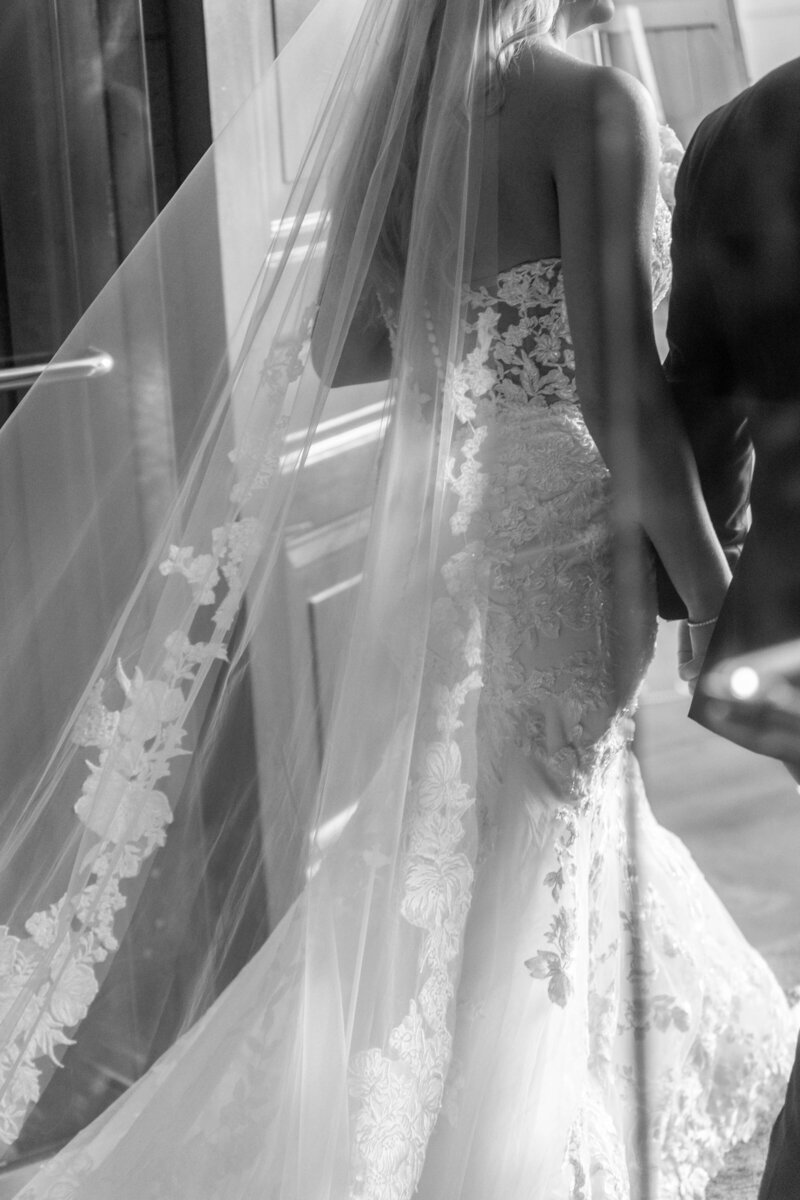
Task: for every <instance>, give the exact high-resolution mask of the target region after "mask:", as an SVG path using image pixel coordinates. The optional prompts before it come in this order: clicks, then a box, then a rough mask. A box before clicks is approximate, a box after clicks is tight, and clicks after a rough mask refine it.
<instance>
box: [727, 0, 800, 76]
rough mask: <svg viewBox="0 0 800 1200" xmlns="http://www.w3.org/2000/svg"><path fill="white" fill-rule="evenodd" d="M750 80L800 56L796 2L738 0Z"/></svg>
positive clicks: (799, 18) (798, 5) (799, 12)
mask: <svg viewBox="0 0 800 1200" xmlns="http://www.w3.org/2000/svg"><path fill="white" fill-rule="evenodd" d="M738 9H739V17H740V20H741V25H742V34H743V37H744V41H745V51H746V53H747V61H748V65H749V68H750V74H751V76H752V78H753V79H754V80H755V79H759V78H760V77H761V76H762V75H765V74H766V73H767V71H771V70H772V69H773V67H777V66H780V64H781V63H783V62H787V61H788V60H789V59H790V58H796V57H798V56H800V2H799V0H738Z"/></svg>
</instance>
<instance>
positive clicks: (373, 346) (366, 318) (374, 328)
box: [311, 261, 392, 387]
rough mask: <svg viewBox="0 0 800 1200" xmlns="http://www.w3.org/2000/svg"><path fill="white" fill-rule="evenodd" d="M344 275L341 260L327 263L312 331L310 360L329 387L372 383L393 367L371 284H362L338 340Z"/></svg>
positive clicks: (387, 337)
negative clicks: (347, 323)
mask: <svg viewBox="0 0 800 1200" xmlns="http://www.w3.org/2000/svg"><path fill="white" fill-rule="evenodd" d="M337 268H338V269H337ZM344 275H345V264H344V263H339V264H337V263H336V261H334V262H332V263H331V264H330V267H329V269H328V272H327V277H326V280H325V284H324V286H323V289H322V295H321V297H320V304H319V311H318V313H317V317H316V320H315V322H314V329H313V332H312V334H311V361H312V363H313V365H314V370H315V371H316V372H317V374H318V375H319V376H320V378H321V379H322V381H323V383H325V384H327V385H328V387H346V386H347V385H348V384H355V383H375V382H376V381H377V380H380V379H388V378H389V375H390V374H391V370H392V347H391V341H390V338H389V330H388V328H387V326H386V322H385V320H384V318H383V313H382V312H381V308H380V303H379V301H378V297H377V295H376V293H375V290H374V288H372V287H369V286H367V287H365V288H364V291H363V292H362V294H361V297H360V298H359V300H358V302H357V304H356V306H355V310H354V312H353V314H352V316H351V317H350V319H349V326H348V329H347V333H346V334H345V336H344V340H343V341H341V337H342V329H341V322H342V320H343V314H342V304H343V300H342V292H341V282H342V279H343V278H344ZM339 341H341V350H340V351H339V353H338V354H337V353H336V351H335V345H336V343H337V342H339Z"/></svg>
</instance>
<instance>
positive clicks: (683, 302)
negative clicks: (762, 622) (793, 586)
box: [657, 114, 753, 620]
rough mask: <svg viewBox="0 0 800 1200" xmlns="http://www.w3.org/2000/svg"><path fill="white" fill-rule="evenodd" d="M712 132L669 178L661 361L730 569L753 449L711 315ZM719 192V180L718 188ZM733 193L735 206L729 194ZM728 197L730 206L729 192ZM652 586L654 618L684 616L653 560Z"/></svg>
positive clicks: (708, 127)
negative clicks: (672, 180)
mask: <svg viewBox="0 0 800 1200" xmlns="http://www.w3.org/2000/svg"><path fill="white" fill-rule="evenodd" d="M714 116H716V114H715V115H714ZM714 132H715V125H714V118H713V117H712V118H711V120H710V121H709V120H707V121H706V122H705V123H704V124H703V125H701V127H700V129H699V130H698V132H697V134H696V135H695V137H694V138H693V139H692V142H691V144H690V146H689V149H688V150H687V152H686V156H685V158H684V161H683V163H682V164H681V168H680V171H679V172H678V178H677V180H676V186H675V214H674V218H673V233H672V269H673V279H672V290H671V294H670V302H669V319H668V324H667V340H668V343H669V355H668V357H667V360H666V363H665V365H664V366H665V371H666V375H667V379H668V380H669V382H670V385H671V388H672V393H673V397H674V400H675V404H676V406H677V409H678V412H679V414H680V416H681V419H682V420H683V423H684V425H685V427H686V431H687V434H688V436H689V441H690V444H691V447H692V450H693V452H694V456H695V459H696V461H697V467H698V471H699V474H700V482H701V485H702V488H703V494H704V496H705V500H706V503H707V505H708V509H709V513H710V514H711V519H712V521H713V523H714V528H715V529H716V532H717V536H718V537H719V539H720V541H721V543H722V545H723V548H724V549H725V553H726V555H727V557H728V561H729V562H730V563H731V566H733V565H734V564H735V563H736V562H737V561H738V557H739V554H740V553H741V548H742V545H743V542H744V538H745V534H746V533H747V528H748V524H749V508H748V498H749V489H750V481H751V477H752V468H753V452H752V446H751V442H750V437H749V434H748V431H747V427H746V421H745V417H744V414H743V412H742V411H741V409H740V406H739V401H738V398H737V395H736V389H735V383H734V375H733V370H732V365H731V356H730V352H729V348H728V346H727V344H726V341H725V338H724V334H723V330H722V322H720V321H719V317H718V305H717V293H716V280H715V279H714V276H713V270H711V269H710V268H709V260H711V262H712V263H713V253H712V246H711V244H710V242H709V236H708V225H707V221H706V220H705V215H706V214H709V219H713V215H714V210H715V207H716V205H717V196H716V195H715V192H716V186H715V184H716V181H715V178H714V175H713V172H711V171H703V172H702V173H701V167H703V166H704V165H705V162H706V156H707V154H708V142H709V138H710V137H711V135H713V133H714ZM723 164H724V160H723ZM726 190H727V189H726V188H725V186H724V181H722V184H721V187H720V192H721V193H722V192H725V191H726ZM733 197H734V200H733V202H734V203H735V191H734V193H733ZM727 202H728V203H731V198H730V196H729V197H727ZM657 585H658V600H659V613H660V615H661V616H662V617H665V618H666V619H667V620H676V619H680V618H682V617H685V616H686V609H685V607H684V605H683V603H682V601H681V600H680V597H679V596H678V594H677V592H676V591H675V588H674V587H673V586H672V583H671V581H670V580H669V578H668V576H667V575H666V572H665V571H664V569H663V567H662V566H661V564H660V563H659V564H657Z"/></svg>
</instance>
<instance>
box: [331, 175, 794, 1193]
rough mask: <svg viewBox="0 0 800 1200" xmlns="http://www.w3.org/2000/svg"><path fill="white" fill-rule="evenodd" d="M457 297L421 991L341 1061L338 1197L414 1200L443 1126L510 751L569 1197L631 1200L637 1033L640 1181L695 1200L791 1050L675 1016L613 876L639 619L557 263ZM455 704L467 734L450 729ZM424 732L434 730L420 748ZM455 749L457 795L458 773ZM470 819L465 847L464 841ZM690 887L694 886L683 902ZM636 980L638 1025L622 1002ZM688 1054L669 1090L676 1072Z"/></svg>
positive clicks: (640, 671)
mask: <svg viewBox="0 0 800 1200" xmlns="http://www.w3.org/2000/svg"><path fill="white" fill-rule="evenodd" d="M668 182H669V180H668V179H667V180H666V183H668ZM667 190H668V189H667ZM669 223H670V214H669V209H668V207H667V204H666V202H665V200H664V198H663V197H661V196H660V197H659V199H658V204H657V211H656V222H655V230H654V239H653V264H652V266H653V292H654V303H659V302H660V301H661V299H663V297H664V295H665V293H666V290H667V289H668V286H669V278H670V261H669ZM466 300H467V310H466V324H465V332H466V346H465V352H464V355H463V359H462V361H461V362H460V363H459V364H457V365H456V367H455V368H454V369H453V370H452V372H451V375H450V378H449V381H448V382H449V386H450V395H451V399H452V402H453V406H454V410H455V417H456V425H457V429H456V434H455V436H454V453H453V456H452V459H451V462H450V465H449V473H448V483H449V488H450V492H451V496H452V498H453V502H454V508H453V510H452V513H451V517H450V530H451V533H452V534H453V536H454V537H455V538H458V539H461V545H460V548H458V549H456V550H454V551H453V552H452V553H450V554H449V555H448V556H447V557H446V559H445V561H444V564H443V566H442V569H441V575H442V580H443V582H444V586H445V590H446V595H445V596H443V597H441V598H440V599H439V600H438V601H437V602H436V603H435V604H434V613H433V617H434V619H433V633H432V637H431V644H430V658H431V663H430V665H429V668H428V695H429V700H430V707H429V711H428V712H427V714H426V713H423V717H422V720H421V722H420V738H421V748H419V749H418V752H417V764H418V766H417V772H416V775H415V778H414V779H413V780H412V785H411V789H410V799H411V806H410V809H411V815H410V818H409V824H408V832H407V845H408V858H407V863H406V871H405V882H404V890H403V895H402V900H401V911H402V914H403V916H404V917H405V919H406V921H407V922H409V924H411V925H412V926H414V927H415V928H418V929H419V930H420V931H421V932H422V935H423V937H422V942H421V950H420V975H419V980H418V992H417V995H416V997H415V998H414V999H413V1000H412V1002H411V1006H410V1008H409V1011H408V1013H407V1014H406V1016H405V1018H404V1020H403V1021H402V1022H401V1023H400V1024H399V1025H398V1026H397V1027H396V1028H395V1029H394V1030H393V1031H392V1033H391V1035H390V1036H389V1038H388V1043H387V1045H385V1046H383V1047H373V1048H372V1049H370V1050H369V1051H368V1052H366V1053H364V1054H362V1055H361V1056H360V1057H359V1058H358V1060H357V1061H356V1063H355V1069H354V1075H353V1092H354V1095H355V1096H356V1098H357V1101H358V1104H357V1109H356V1115H355V1121H354V1156H355V1161H356V1169H355V1174H354V1178H353V1183H352V1185H351V1197H352V1198H353V1200H379V1198H380V1200H409V1198H410V1197H411V1196H412V1195H413V1194H414V1191H415V1189H416V1187H417V1185H418V1182H419V1180H420V1176H421V1173H422V1171H423V1166H424V1162H425V1154H426V1149H427V1145H428V1140H429V1138H430V1136H431V1134H432V1131H433V1129H434V1126H435V1124H436V1120H437V1116H438V1113H439V1110H440V1108H441V1109H442V1110H443V1112H444V1114H445V1116H446V1117H447V1123H448V1124H450V1125H452V1126H453V1127H455V1126H457V1123H458V1116H459V1107H460V1103H461V1094H462V1090H463V1088H464V1086H465V1075H464V1070H463V1064H462V1063H461V1062H460V1061H458V1060H455V1061H453V1062H452V1063H451V1061H450V1060H451V1056H452V1052H453V1028H454V1022H455V1020H456V1019H457V1018H456V1013H455V1011H454V1009H455V1005H454V1004H453V1000H454V995H455V979H456V977H457V970H458V966H459V963H460V960H461V954H462V942H463V933H464V929H465V921H466V916H467V912H468V909H469V906H470V903H471V896H472V890H473V884H474V878H473V877H474V872H475V868H476V866H477V865H479V864H481V863H482V861H483V860H484V859H488V860H490V859H491V854H492V850H491V847H492V843H493V836H494V834H493V830H494V826H495V820H496V816H497V814H496V813H495V811H494V806H495V804H496V803H497V797H498V795H499V794H500V789H499V788H498V786H497V784H498V781H500V780H501V779H502V777H503V771H504V765H505V763H506V761H507V760H508V756H509V754H519V753H521V754H522V755H523V758H524V760H526V761H527V762H529V763H531V765H532V766H533V767H535V776H536V778H537V779H539V780H540V781H542V782H541V788H540V791H539V793H538V794H537V795H536V796H535V797H530V796H529V797H528V798H527V800H526V804H527V805H528V806H529V818H530V829H531V836H532V841H533V843H534V844H535V845H536V846H537V847H538V848H539V850H538V852H539V853H540V855H541V857H542V862H543V864H545V865H544V867H543V869H542V880H543V894H542V896H541V901H540V903H539V905H538V909H539V918H537V927H540V928H542V929H543V931H544V932H543V941H542V942H541V943H540V944H538V945H536V946H535V947H532V951H533V952H532V954H531V955H530V957H528V958H527V959H526V960H525V963H524V966H525V969H526V971H527V973H528V977H529V978H530V981H531V986H533V987H541V988H544V989H545V990H546V994H547V997H548V999H549V1001H550V1003H551V1004H552V1005H553V1007H554V1010H556V1011H558V1010H561V1011H563V1012H564V1013H565V1014H571V1015H570V1019H571V1020H573V1021H576V1022H577V1024H576V1025H575V1026H574V1029H575V1041H576V1044H577V1045H581V1044H583V1042H585V1057H584V1059H583V1061H582V1062H581V1063H579V1064H578V1070H579V1071H584V1072H585V1079H586V1091H585V1095H584V1096H583V1098H582V1100H580V1101H579V1104H578V1110H577V1112H576V1115H575V1119H574V1122H573V1124H572V1127H571V1128H570V1129H569V1130H568V1131H566V1134H565V1142H564V1158H563V1168H562V1169H563V1179H564V1187H565V1191H564V1194H565V1195H569V1196H571V1197H572V1198H573V1200H589V1197H590V1196H594V1195H595V1194H599V1192H600V1191H602V1194H603V1195H604V1196H608V1197H614V1198H618V1200H629V1197H630V1196H631V1195H634V1194H635V1190H632V1189H634V1188H635V1184H636V1179H637V1176H636V1170H637V1166H636V1164H635V1163H634V1162H632V1161H629V1158H628V1155H627V1153H626V1150H625V1137H624V1133H623V1131H622V1130H621V1129H620V1128H619V1127H618V1126H617V1125H616V1124H615V1121H614V1119H613V1118H612V1116H611V1113H612V1112H614V1111H616V1108H617V1105H616V1101H615V1100H614V1099H613V1097H614V1096H615V1095H617V1094H620V1095H624V1096H626V1102H627V1103H628V1108H629V1111H630V1112H634V1111H635V1108H636V1097H635V1095H634V1094H632V1091H631V1089H633V1088H634V1086H635V1081H634V1075H635V1072H634V1066H633V1064H634V1061H635V1054H634V1052H633V1045H634V1043H635V1041H636V1039H638V1038H641V1037H642V1036H644V1035H645V1034H647V1036H648V1038H650V1039H653V1038H659V1037H660V1038H662V1039H663V1048H662V1050H661V1051H660V1053H662V1054H663V1055H664V1058H665V1062H664V1064H663V1065H662V1063H661V1060H660V1059H659V1064H658V1069H657V1070H656V1072H655V1074H654V1080H655V1083H654V1087H655V1088H656V1090H657V1095H654V1096H653V1097H652V1101H651V1102H652V1122H653V1126H652V1138H653V1146H654V1161H656V1162H658V1161H660V1162H662V1164H663V1165H662V1178H661V1180H660V1187H661V1190H659V1195H663V1196H664V1197H675V1200H678V1198H681V1200H689V1198H694V1197H699V1196H700V1195H701V1194H702V1189H703V1188H704V1186H705V1181H707V1179H708V1178H709V1176H710V1174H711V1173H712V1172H713V1171H714V1170H716V1169H717V1168H718V1167H719V1165H720V1162H721V1158H722V1155H723V1153H724V1150H725V1149H726V1148H727V1146H728V1145H729V1144H730V1142H731V1141H733V1140H736V1139H737V1138H739V1137H743V1136H747V1135H748V1132H749V1131H750V1129H751V1128H752V1125H753V1123H754V1121H755V1119H756V1115H757V1114H758V1113H759V1112H762V1111H764V1110H765V1109H766V1108H767V1107H768V1105H769V1104H770V1103H771V1101H772V1099H773V1096H772V1095H771V1089H770V1086H769V1080H770V1078H771V1079H772V1081H773V1083H774V1084H776V1085H777V1086H780V1082H779V1081H780V1075H781V1071H782V1070H783V1069H785V1065H786V1057H787V1052H788V1049H789V1046H788V1041H787V1038H786V1037H785V1032H786V1031H785V1029H784V1028H781V1018H780V1016H779V1015H778V1014H779V1013H780V1009H781V999H780V996H779V994H776V995H775V996H773V997H771V1000H770V1001H769V1003H771V1004H773V1006H774V1012H775V1014H776V1031H775V1036H774V1037H773V1036H770V1035H768V1034H767V1033H766V1032H764V1031H762V1033H761V1034H760V1037H761V1041H760V1043H759V1044H756V1039H755V1038H754V1035H753V1034H751V1033H746V1032H744V1031H740V1030H739V1028H738V1015H737V1011H736V1006H735V1005H732V1004H731V1003H730V1002H729V997H726V998H724V999H723V1000H722V1001H721V1002H720V1003H718V1004H715V1003H714V1002H713V1001H711V1000H709V999H706V1000H705V1001H704V1008H703V1011H702V1013H697V1012H696V1011H691V1003H690V1001H689V1000H687V999H684V998H683V997H682V995H679V994H678V993H677V992H676V991H674V990H673V989H671V988H670V987H669V985H668V982H667V980H668V979H669V978H670V977H669V976H668V975H667V976H665V975H664V973H663V971H662V972H660V971H659V969H658V968H657V964H656V961H655V960H653V961H651V958H650V957H648V955H652V954H653V953H654V954H655V956H656V960H658V961H662V960H664V959H666V960H667V961H668V962H669V961H673V960H676V961H677V962H680V964H681V969H682V971H683V975H682V979H683V980H684V982H685V985H686V989H687V994H692V995H694V994H696V988H695V975H696V973H697V964H696V963H695V962H694V961H693V958H692V955H691V953H690V952H689V951H688V949H687V948H686V947H685V946H683V945H682V943H681V940H680V938H679V937H678V934H677V931H676V930H675V928H674V926H673V924H672V922H671V921H670V918H669V913H668V910H667V908H666V906H665V903H664V902H663V901H661V900H660V899H659V898H658V896H657V895H656V893H655V892H654V891H653V890H652V889H651V890H650V891H649V892H647V894H646V900H645V902H644V903H643V904H640V903H639V901H638V890H639V885H638V882H637V880H636V878H635V875H634V873H633V872H632V871H629V872H628V873H627V874H626V871H625V868H624V864H625V863H626V861H627V860H628V856H629V853H630V848H629V845H628V830H627V824H626V812H625V804H626V798H627V797H628V796H629V795H630V794H631V788H633V789H634V791H635V790H636V788H637V787H638V786H639V785H638V783H637V782H636V781H634V780H632V779H631V777H630V776H629V774H628V771H629V767H628V764H629V762H630V761H631V760H630V757H629V752H628V747H629V743H630V740H631V736H632V728H633V726H632V720H631V718H632V714H633V712H634V710H635V707H636V701H637V691H638V688H639V686H640V682H641V680H642V678H643V675H644V672H645V669H646V666H647V664H648V662H649V659H650V657H651V654H652V649H653V644H654V636H655V615H654V610H653V612H652V614H651V615H650V616H649V617H648V618H647V619H642V620H641V622H640V623H639V624H635V623H634V625H632V626H630V625H629V626H626V627H625V628H624V629H620V628H617V626H616V624H615V620H614V617H613V614H612V610H611V603H610V597H611V570H612V545H611V534H610V522H609V512H608V505H609V477H608V472H607V470H606V467H605V465H604V463H603V461H602V459H601V457H600V455H599V453H598V451H597V448H596V446H595V444H594V442H593V440H592V438H591V436H590V434H589V432H588V430H587V428H586V426H585V423H584V421H583V417H582V414H581V411H580V406H579V402H578V396H577V393H576V387H575V361H574V352H573V348H572V342H571V337H570V331H569V323H568V319H567V312H566V305H565V299H564V290H563V279H562V273H561V263H560V261H559V260H557V259H547V260H541V261H537V262H531V263H526V264H523V265H521V266H519V267H516V268H514V269H512V270H510V271H507V272H504V273H503V274H502V275H501V276H500V277H499V279H498V283H497V286H496V287H495V288H492V289H489V288H485V287H482V288H476V289H474V290H471V291H470V292H469V293H468V294H467V296H466ZM643 565H644V566H645V569H647V568H646V564H643ZM623 635H624V636H625V637H626V639H627V650H628V653H629V654H630V655H631V659H632V667H631V671H630V683H629V684H628V686H627V690H626V691H623V693H622V694H621V695H618V694H617V688H618V681H617V683H616V686H615V681H614V680H613V679H612V672H611V664H612V663H613V662H614V660H615V646H616V644H617V639H619V638H620V636H623ZM470 695H472V697H473V702H474V703H475V704H477V715H476V719H475V724H474V727H471V726H470V725H469V723H468V722H466V721H465V719H464V717H465V712H466V710H467V706H468V700H469V697H470ZM432 724H433V725H434V726H435V727H436V729H437V734H436V736H435V737H432V738H431V737H428V738H427V739H426V737H425V736H424V735H425V731H426V730H428V729H430V727H431V725H432ZM471 730H472V733H473V734H474V736H475V737H476V739H477V745H476V747H475V751H474V753H475V756H476V757H477V762H478V768H477V769H478V776H477V780H476V790H475V791H474V793H473V789H472V782H471V780H470V779H469V778H468V777H467V776H466V775H465V767H464V763H465V761H466V758H467V755H466V744H465V742H464V737H465V735H466V736H467V737H468V736H469V734H470V731H471ZM637 794H638V793H637ZM644 804H645V802H644V799H643V797H641V799H640V802H639V807H640V808H641V807H642V806H644ZM473 809H475V814H474V815H475V817H476V818H477V827H476V828H475V834H479V837H478V843H479V844H478V845H477V846H475V847H473V844H472V843H473V837H474V834H473V832H472V830H473V827H472V825H468V824H467V822H466V818H467V816H469V815H470V813H471V810H473ZM665 836H668V835H665ZM488 869H489V870H491V869H498V864H497V863H494V864H492V863H491V862H489V865H488ZM499 869H502V867H501V866H500V867H499ZM696 888H697V885H696V884H695V883H694V880H693V881H692V885H691V886H689V885H688V884H687V888H686V890H687V892H690V893H691V892H693V891H694V890H696ZM609 906H610V907H609ZM539 919H541V925H539V923H538V922H539ZM645 944H646V946H647V947H649V949H648V950H647V951H645V950H644V949H643V946H644V945H645ZM643 964H644V965H643ZM751 966H752V964H749V963H748V962H747V961H746V962H745V963H743V964H741V965H740V968H739V969H740V971H741V979H740V984H741V987H742V988H743V990H744V991H745V992H749V994H752V995H758V994H759V989H760V988H761V990H762V991H763V982H762V984H759V969H757V968H753V973H750V969H749V968H750V967H751ZM642 971H644V972H645V973H646V976H647V982H648V984H649V986H648V988H647V990H646V997H647V999H646V1002H645V1005H644V1007H642V1006H641V1005H640V1003H639V1001H638V999H637V996H638V989H637V986H636V983H637V980H639V977H640V972H642ZM621 975H622V977H623V980H624V982H623V983H622V985H621V984H620V976H621ZM764 1003H765V1005H766V1004H767V1003H768V1002H767V1001H766V1000H765V1001H764ZM462 1007H463V1008H464V1015H465V1018H466V1019H467V1021H468V1022H469V1021H472V1020H479V1019H480V1011H481V1005H480V1004H479V1003H477V1004H472V1003H470V1004H466V1003H465V1006H461V1005H460V1006H459V1010H458V1013H459V1016H458V1019H459V1020H460V1019H461V1011H462ZM467 1009H473V1010H474V1011H470V1012H467ZM581 1014H583V1016H582V1015H581ZM740 1033H741V1039H742V1041H746V1042H748V1045H749V1049H748V1051H747V1053H748V1054H752V1057H751V1058H750V1059H749V1066H748V1070H747V1071H745V1072H741V1071H740V1070H739V1064H737V1065H736V1066H735V1067H732V1068H731V1077H730V1080H729V1081H728V1084H727V1087H723V1088H721V1089H720V1088H719V1087H718V1083H719V1073H720V1071H721V1069H722V1068H721V1066H720V1064H721V1063H722V1062H724V1060H725V1056H726V1053H727V1051H726V1047H727V1046H728V1045H729V1044H730V1042H731V1040H732V1039H733V1040H735V1039H736V1038H737V1037H739V1036H740ZM471 1036H477V1035H476V1034H475V1033H474V1032H473V1034H472V1035H471ZM687 1050H688V1054H689V1061H688V1062H687V1063H686V1064H685V1068H684V1072H685V1073H684V1075H683V1076H680V1077H679V1075H678V1074H676V1073H675V1070H674V1061H675V1055H680V1054H681V1053H684V1052H686V1051H687ZM576 1053H577V1051H576ZM670 1072H673V1074H672V1076H670ZM445 1081H446V1082H445ZM712 1090H713V1091H714V1093H715V1095H714V1097H713V1098H712V1097H711V1092H712ZM687 1114H689V1118H687ZM695 1129H697V1130H700V1131H701V1132H700V1135H699V1136H697V1137H696V1136H695V1135H694V1131H695ZM665 1130H668V1131H669V1132H668V1136H667V1134H665ZM665 1147H676V1148H677V1149H676V1150H673V1149H672V1148H669V1149H665ZM464 1152H465V1153H468V1152H469V1151H468V1147H465V1148H464ZM598 1189H599V1190H598ZM424 1190H425V1189H424V1180H423V1191H424ZM425 1194H426V1195H427V1194H428V1193H427V1192H425Z"/></svg>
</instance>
